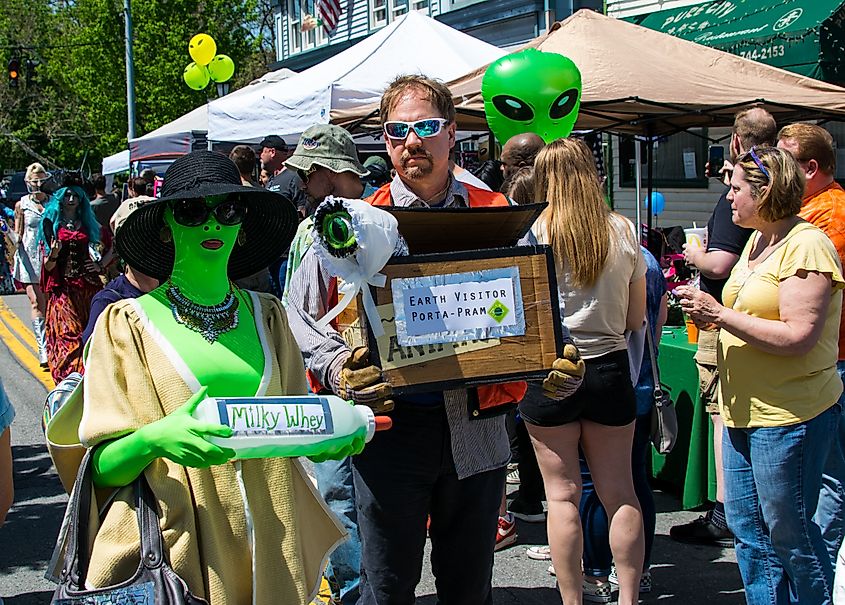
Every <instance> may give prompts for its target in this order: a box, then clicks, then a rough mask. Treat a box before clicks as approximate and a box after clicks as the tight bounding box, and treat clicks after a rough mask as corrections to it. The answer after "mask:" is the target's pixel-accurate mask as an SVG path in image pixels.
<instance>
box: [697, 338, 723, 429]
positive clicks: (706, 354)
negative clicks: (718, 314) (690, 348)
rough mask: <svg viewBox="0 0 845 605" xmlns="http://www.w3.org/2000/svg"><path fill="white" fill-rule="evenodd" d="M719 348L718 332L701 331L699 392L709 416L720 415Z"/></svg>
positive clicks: (698, 360)
mask: <svg viewBox="0 0 845 605" xmlns="http://www.w3.org/2000/svg"><path fill="white" fill-rule="evenodd" d="M718 348H719V331H718V330H699V332H698V350H697V351H696V352H695V365H696V367H698V390H699V393H700V394H701V402H702V403H703V404H704V409H705V410H706V411H707V413H708V414H718V413H719V370H718V369H717V368H716V351H717V350H718Z"/></svg>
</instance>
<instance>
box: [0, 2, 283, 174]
mask: <svg viewBox="0 0 845 605" xmlns="http://www.w3.org/2000/svg"><path fill="white" fill-rule="evenodd" d="M131 8H132V24H133V38H134V43H133V53H134V65H135V97H136V109H135V111H136V136H141V135H143V134H145V133H147V132H150V131H151V130H154V129H156V128H158V127H159V126H161V125H163V124H166V123H167V122H170V121H172V120H173V119H175V118H177V117H179V116H181V115H183V114H185V113H187V112H188V111H190V110H191V109H193V108H195V107H198V106H199V105H201V104H203V103H205V102H206V101H207V100H208V98H209V97H212V98H213V97H214V96H216V92H215V90H214V86H213V85H212V86H209V88H208V89H206V90H205V91H201V92H196V91H193V90H191V89H189V88H188V87H187V86H186V85H185V83H184V82H183V81H182V71H183V69H184V67H185V66H186V65H187V64H188V63H189V62H190V61H191V59H190V56H189V55H188V41H189V40H190V38H191V37H192V36H193V35H194V34H197V33H201V32H204V33H208V34H210V35H211V36H213V37H214V39H215V41H216V42H217V47H218V52H221V53H225V54H227V55H229V56H230V57H232V59H233V60H234V61H235V65H236V66H237V69H236V72H235V76H234V78H233V80H232V82H231V84H232V89H236V88H238V87H240V86H242V85H244V84H245V83H247V82H249V81H250V80H251V79H253V78H254V77H256V76H257V75H260V74H261V73H264V72H265V71H266V65H267V62H268V58H269V59H270V60H271V58H272V56H273V53H272V48H271V46H270V44H271V41H272V35H270V36H269V37H268V36H267V34H268V31H267V27H266V26H267V23H268V20H267V15H268V11H270V14H272V7H271V4H270V0H133V1H132V4H131ZM269 22H272V21H269ZM18 48H20V49H22V50H16V49H18ZM124 48H125V47H124V17H123V0H2V2H0V58H2V60H3V61H4V63H3V65H4V66H5V65H6V64H7V63H6V62H8V60H9V59H10V58H11V56H12V54H13V53H16V52H17V53H23V54H24V55H25V56H28V57H30V58H32V59H34V60H35V61H37V62H38V63H39V65H38V67H37V73H36V78H35V81H34V82H33V83H23V82H22V85H21V86H20V87H19V88H17V89H12V88H10V87H9V86H8V83H7V82H6V81H0V167H7V168H17V169H20V168H22V166H24V165H25V164H27V163H29V162H30V161H32V153H30V152H28V151H27V148H29V149H31V150H32V151H35V152H37V153H38V154H40V155H42V156H44V157H46V158H49V159H51V160H52V161H54V162H55V163H56V164H58V165H61V166H63V167H67V168H75V167H79V166H80V165H81V162H82V161H83V158H84V157H85V156H86V154H87V157H88V161H89V163H90V164H91V165H93V166H95V167H96V166H97V165H98V162H99V161H100V160H101V158H102V157H103V156H106V155H110V154H112V153H116V152H118V151H120V150H121V149H126V144H127V140H126V134H127V110H126V64H125V58H124ZM4 80H6V78H5V77H4Z"/></svg>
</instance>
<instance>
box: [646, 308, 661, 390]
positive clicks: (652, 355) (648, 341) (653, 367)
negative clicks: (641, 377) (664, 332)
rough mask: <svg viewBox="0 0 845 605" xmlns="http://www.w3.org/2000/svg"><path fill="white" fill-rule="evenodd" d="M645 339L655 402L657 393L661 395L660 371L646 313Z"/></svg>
mask: <svg viewBox="0 0 845 605" xmlns="http://www.w3.org/2000/svg"><path fill="white" fill-rule="evenodd" d="M645 339H646V347H647V348H648V356H649V359H651V375H652V376H653V377H654V391H655V401H657V397H656V395H657V392H658V391H660V393H661V394H662V393H663V387H662V386H660V369H659V368H658V367H657V354H656V353H655V351H654V337H653V336H652V334H651V324H650V323H649V321H648V313H646V318H645Z"/></svg>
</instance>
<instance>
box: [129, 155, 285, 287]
mask: <svg viewBox="0 0 845 605" xmlns="http://www.w3.org/2000/svg"><path fill="white" fill-rule="evenodd" d="M224 193H228V194H235V195H237V196H238V197H239V199H240V200H241V201H242V202H243V203H244V204H245V205H246V207H247V211H246V216H245V218H244V222H243V224H242V225H241V230H242V232H243V233H244V236H245V241H244V243H243V244H236V245H235V247H234V249H233V250H232V255H231V257H230V258H229V278H230V279H239V278H241V277H246V276H248V275H252V274H254V273H256V272H258V271H259V270H261V269H264V268H265V267H267V266H269V265H270V264H272V263H273V262H275V261H276V260H277V259H278V258H279V257H280V256H281V255H282V254H283V253H284V252H285V250H287V249H288V246H290V242H291V240H293V236H294V234H295V233H296V228H297V225H298V223H299V220H298V219H299V215H298V213H297V210H296V206H294V204H293V202H291V200H289V199H288V198H287V197H285V196H284V195H281V194H278V193H274V192H272V191H267V190H266V189H261V188H259V187H247V186H244V185H242V184H241V177H240V173H239V172H238V168H237V166H235V163H234V162H233V161H232V160H230V159H229V158H227V157H226V156H225V155H222V154H220V153H217V152H214V151H194V152H193V153H189V154H188V155H184V156H182V157H180V158H179V159H177V160H176V161H175V162H173V164H171V165H170V167H169V168H168V169H167V172H165V173H164V184H163V186H162V191H161V197H160V198H158V199H156V200H153V201H151V202H148V203H147V204H145V205H144V206H142V207H141V208H138V209H137V210H136V211H135V212H133V213H132V214H130V215H129V216H128V217H127V218H126V221H125V222H124V223H123V226H122V227H121V228H120V229H119V230H118V232H117V234H116V235H115V240H114V244H115V248H116V249H117V252H118V254H120V256H121V258H123V260H124V261H126V264H128V265H129V266H130V267H132V268H134V269H137V270H139V271H141V272H142V273H145V274H147V275H149V276H151V277H155V278H156V279H159V280H164V279H166V278H168V277H169V276H170V274H171V273H172V271H173V259H174V256H175V250H174V247H173V242H172V241H171V242H163V241H161V237H160V232H161V229H162V227H164V210H165V208H166V206H167V204H166V203H167V202H170V201H174V200H184V199H190V198H201V197H206V196H210V195H221V194H224Z"/></svg>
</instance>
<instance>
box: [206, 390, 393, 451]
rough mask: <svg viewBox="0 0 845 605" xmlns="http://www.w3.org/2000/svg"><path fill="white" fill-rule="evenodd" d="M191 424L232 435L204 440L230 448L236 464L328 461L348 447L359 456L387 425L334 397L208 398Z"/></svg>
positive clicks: (384, 420)
mask: <svg viewBox="0 0 845 605" xmlns="http://www.w3.org/2000/svg"><path fill="white" fill-rule="evenodd" d="M194 418H196V419H197V420H200V421H203V422H209V423H219V424H222V425H224V426H228V427H229V428H231V429H232V436H231V437H208V440H209V441H211V442H212V443H214V444H216V445H219V446H220V447H225V448H231V449H232V450H234V452H235V458H236V459H243V458H273V457H297V456H309V457H316V458H326V459H328V458H331V457H333V456H334V455H335V454H338V453H340V452H343V451H345V449H346V448H348V447H350V446H351V447H352V449H353V450H355V451H361V449H362V448H363V446H364V444H365V443H367V442H369V441H370V439H372V438H373V435H374V434H375V432H376V430H380V429H384V428H389V427H390V419H389V418H387V417H386V416H379V417H376V416H374V415H373V411H372V410H371V409H370V408H368V407H367V406H365V405H358V406H354V405H352V404H350V403H349V402H348V401H344V400H343V399H341V398H340V397H335V396H334V395H305V396H302V397H228V398H214V397H209V398H207V399H204V400H203V401H201V402H200V404H199V406H197V409H196V411H195V412H194Z"/></svg>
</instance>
